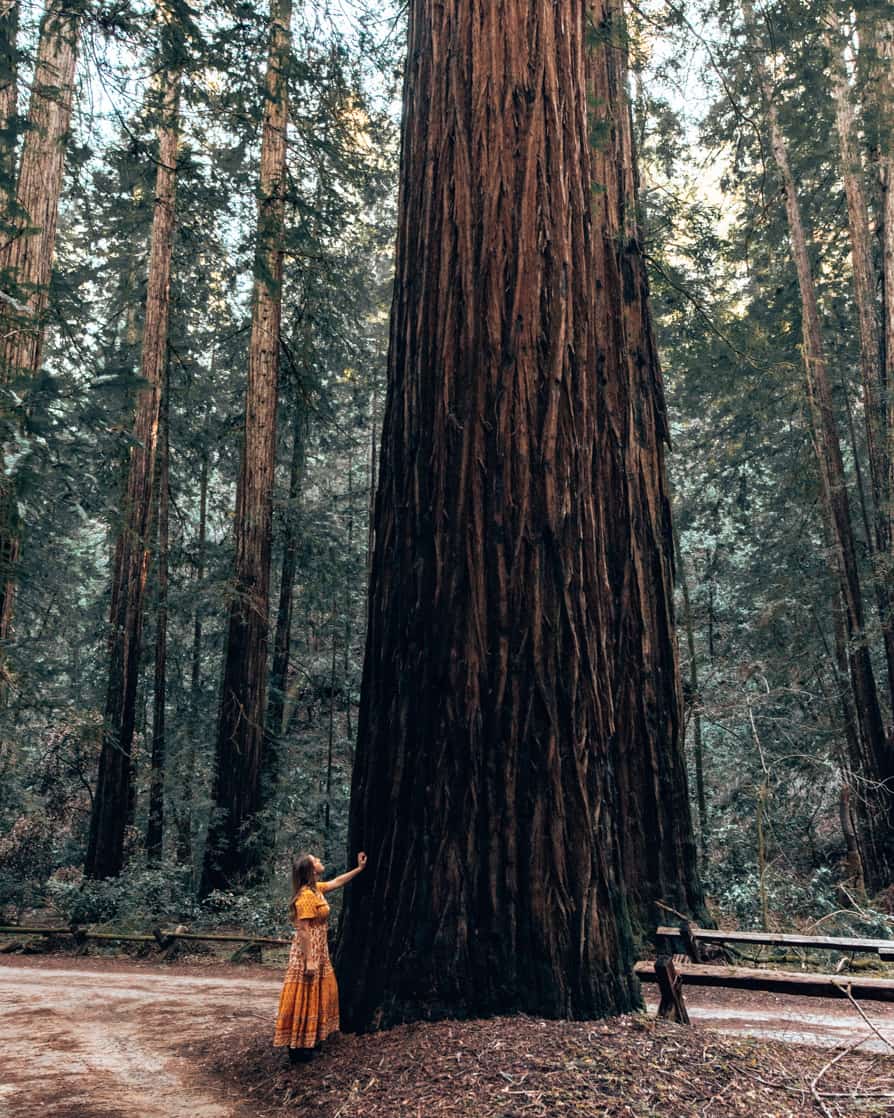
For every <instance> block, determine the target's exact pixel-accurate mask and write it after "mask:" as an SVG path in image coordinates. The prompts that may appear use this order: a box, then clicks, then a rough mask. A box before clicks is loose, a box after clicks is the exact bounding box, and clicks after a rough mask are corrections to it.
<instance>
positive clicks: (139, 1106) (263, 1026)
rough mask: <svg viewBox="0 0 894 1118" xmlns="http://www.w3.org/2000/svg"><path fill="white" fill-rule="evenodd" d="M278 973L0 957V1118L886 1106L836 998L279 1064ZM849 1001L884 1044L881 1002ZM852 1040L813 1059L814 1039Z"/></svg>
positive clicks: (359, 1050)
mask: <svg viewBox="0 0 894 1118" xmlns="http://www.w3.org/2000/svg"><path fill="white" fill-rule="evenodd" d="M280 977H281V976H280V971H279V969H276V968H267V967H263V966H251V967H239V968H237V967H234V966H227V965H221V964H220V963H215V962H204V963H202V964H200V965H194V964H188V963H177V964H174V965H170V966H160V965H159V964H158V963H151V962H145V963H141V962H133V961H130V960H122V959H111V958H107V957H103V958H95V959H90V958H77V959H74V958H65V957H60V956H53V957H48V956H40V957H35V958H27V959H22V958H15V959H13V958H2V957H0V1116H2V1118H37V1116H38V1115H39V1116H41V1118H187V1116H196V1118H249V1116H252V1118H272V1116H273V1115H282V1114H286V1113H288V1114H289V1115H294V1116H296V1118H305V1116H314V1118H540V1116H544V1118H545V1116H547V1115H549V1118H553V1116H554V1115H563V1116H565V1115H567V1116H572V1115H573V1116H575V1118H656V1116H658V1115H663V1114H673V1115H674V1116H675V1118H689V1116H695V1115H699V1116H700V1118H727V1116H729V1118H734V1116H743V1118H744V1116H748V1118H801V1116H805V1118H806V1116H808V1115H820V1116H822V1118H839V1116H842V1115H852V1114H862V1115H881V1114H888V1115H894V1061H892V1060H891V1058H890V1057H889V1056H887V1055H885V1054H883V1050H884V1048H885V1044H884V1042H883V1041H882V1040H881V1039H880V1038H879V1037H878V1036H876V1035H875V1034H874V1033H872V1032H871V1030H869V1029H868V1028H867V1026H866V1025H865V1023H864V1022H863V1021H862V1019H861V1018H860V1017H859V1015H858V1014H857V1013H856V1011H855V1010H854V1009H853V1007H852V1006H850V1004H849V1003H847V1002H846V1001H844V1000H843V999H842V1000H841V1001H831V1000H829V1001H826V1000H818V999H800V998H779V997H773V996H772V995H765V994H754V993H739V992H736V993H733V992H729V991H723V990H692V991H690V992H689V994H688V996H687V1001H688V1004H689V1006H690V1012H691V1016H692V1018H693V1021H694V1022H700V1023H697V1024H695V1025H694V1027H693V1028H692V1029H683V1028H680V1027H679V1026H675V1025H670V1024H666V1023H664V1022H657V1021H655V1020H654V1019H652V1020H649V1019H644V1018H641V1017H640V1018H635V1017H632V1018H621V1019H618V1020H615V1021H610V1022H591V1023H569V1022H544V1021H537V1020H533V1019H530V1018H502V1019H496V1020H493V1021H471V1022H462V1023H458V1022H441V1023H438V1024H423V1025H414V1026H405V1027H402V1028H399V1029H395V1030H392V1031H391V1032H389V1033H384V1034H379V1035H377V1036H367V1037H340V1038H336V1039H335V1040H334V1041H332V1042H331V1043H330V1044H328V1045H327V1046H326V1047H325V1049H324V1051H323V1052H321V1053H320V1054H319V1055H318V1056H317V1058H316V1059H315V1061H314V1063H313V1064H311V1065H310V1066H309V1067H299V1068H294V1069H292V1068H289V1067H288V1065H287V1062H286V1060H285V1054H284V1053H283V1052H282V1051H278V1050H274V1049H273V1048H272V1047H271V1044H270V1039H271V1031H272V1022H273V1016H274V1013H275V1009H276V1000H277V996H278V993H279V982H280ZM647 993H648V991H647ZM863 1008H864V1009H865V1010H866V1011H867V1013H868V1014H869V1016H870V1017H871V1019H872V1020H873V1022H874V1023H875V1024H876V1025H877V1027H878V1028H879V1031H880V1032H881V1034H882V1036H887V1037H889V1038H890V1039H891V1040H892V1042H894V1006H864V1007H863ZM709 1024H710V1026H711V1027H710V1028H708V1027H707V1026H708V1025H709ZM717 1028H719V1029H722V1030H723V1031H724V1032H727V1031H729V1032H731V1033H736V1034H738V1035H735V1036H727V1035H721V1034H720V1033H718V1032H716V1031H714V1030H715V1029H717ZM751 1031H759V1032H760V1033H761V1034H762V1035H763V1036H770V1037H772V1038H773V1039H771V1040H768V1041H767V1040H760V1041H757V1040H753V1039H751V1038H750V1037H748V1036H745V1035H743V1034H746V1033H749V1032H751ZM780 1038H784V1039H785V1040H786V1041H789V1042H791V1041H800V1042H802V1043H803V1042H804V1041H805V1040H809V1041H810V1042H811V1044H813V1045H816V1047H810V1048H807V1047H796V1046H793V1045H792V1044H791V1043H781V1042H780ZM861 1038H867V1039H866V1043H865V1044H864V1045H862V1046H861V1047H860V1048H859V1049H858V1050H856V1051H855V1052H854V1053H852V1054H847V1055H845V1056H843V1057H842V1058H840V1059H838V1060H837V1061H836V1062H835V1063H834V1064H832V1065H831V1066H828V1067H826V1065H829V1063H830V1061H831V1060H834V1059H835V1057H836V1055H837V1053H836V1052H830V1051H829V1048H828V1046H830V1045H850V1044H853V1043H855V1042H857V1041H859V1040H860V1039H861ZM820 1046H825V1047H820ZM874 1050H878V1051H874ZM824 1067H825V1068H826V1070H825V1071H823V1069H824ZM820 1072H822V1074H821V1076H820V1078H819V1080H818V1081H817V1083H816V1086H815V1087H811V1081H812V1080H813V1079H814V1078H815V1077H816V1076H817V1075H818V1074H819V1073H820Z"/></svg>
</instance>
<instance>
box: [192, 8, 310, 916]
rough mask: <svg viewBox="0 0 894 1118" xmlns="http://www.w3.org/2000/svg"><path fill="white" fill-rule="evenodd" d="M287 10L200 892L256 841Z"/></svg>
mask: <svg viewBox="0 0 894 1118" xmlns="http://www.w3.org/2000/svg"><path fill="white" fill-rule="evenodd" d="M291 17H292V8H291V0H272V4H271V33H270V54H269V59H268V65H267V78H266V87H265V91H266V104H265V107H264V125H263V133H262V138H261V175H260V180H261V181H260V205H259V210H258V240H257V250H256V255H255V276H254V301H253V305H252V321H251V340H250V343H249V354H248V387H247V390H246V396H245V436H244V444H243V448H242V467H241V470H240V474H239V484H238V490H237V495H236V525H235V531H236V564H235V566H236V569H235V578H234V584H235V585H234V591H233V598H232V601H231V604H230V619H229V628H228V632H227V641H226V651H225V654H224V677H223V688H222V692H221V700H220V719H219V722H218V730H217V749H216V758H215V760H216V764H215V779H214V791H213V794H212V800H213V808H212V816H211V822H210V825H209V828H208V841H207V842H206V844H205V858H204V864H203V869H202V882H201V892H202V895H207V894H208V893H209V892H211V890H212V889H218V888H226V887H229V886H230V885H231V884H232V882H233V881H234V880H235V879H237V878H239V877H241V876H242V875H243V874H245V873H249V872H251V871H252V870H253V869H255V868H256V866H257V864H258V860H259V844H258V843H257V842H254V841H252V840H253V838H254V837H255V835H254V831H255V817H256V815H257V811H258V808H259V806H260V792H261V789H260V783H261V781H260V776H261V753H262V745H263V740H264V706H265V701H266V694H267V640H268V629H269V619H268V609H269V596H270V537H271V527H272V502H273V479H274V468H275V464H276V409H277V400H278V395H277V384H278V377H279V329H280V318H281V314H282V270H283V257H282V242H283V229H284V221H285V189H286V181H285V178H286V126H287V122H288V87H287V81H288V66H289V57H290V40H289V27H290V23H291Z"/></svg>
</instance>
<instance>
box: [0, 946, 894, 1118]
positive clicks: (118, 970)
mask: <svg viewBox="0 0 894 1118" xmlns="http://www.w3.org/2000/svg"><path fill="white" fill-rule="evenodd" d="M186 969H187V968H183V967H180V968H177V970H176V971H167V970H159V969H149V968H146V967H140V966H139V965H132V964H129V963H126V962H125V963H122V962H121V961H119V960H112V961H110V960H99V959H96V960H90V961H88V962H83V961H81V960H71V961H69V960H66V959H60V958H58V957H56V958H54V959H52V960H51V959H47V958H41V959H35V960H29V961H24V960H16V961H13V960H2V961H0V1118H32V1116H34V1118H37V1116H38V1115H40V1118H63V1116H64V1118H88V1116H89V1118H186V1116H195V1118H247V1116H248V1115H253V1116H256V1118H261V1116H262V1112H261V1111H260V1110H259V1109H258V1107H257V1106H255V1105H250V1104H249V1101H248V1100H246V1098H245V1097H244V1096H242V1095H239V1094H237V1093H236V1088H234V1087H230V1086H228V1085H227V1084H225V1083H223V1082H221V1081H220V1080H218V1079H212V1078H209V1077H208V1076H207V1075H204V1074H203V1073H201V1072H200V1071H199V1070H197V1069H196V1068H195V1066H194V1065H193V1064H192V1063H191V1061H190V1060H189V1059H187V1058H186V1057H184V1056H183V1055H182V1054H180V1053H181V1050H182V1046H183V1045H184V1044H185V1043H186V1042H189V1041H201V1040H202V1038H203V1037H212V1036H214V1037H217V1038H218V1039H219V1038H220V1037H221V1036H222V1035H226V1034H227V1033H228V1032H230V1031H231V1030H233V1031H236V1030H243V1031H244V1029H245V1026H246V1024H250V1023H251V1022H252V1020H253V1019H256V1020H257V1028H258V1031H259V1032H263V1031H264V1030H265V1029H266V1030H270V1029H271V1028H272V1021H273V1016H274V1012H275V1008H276V999H277V996H278V993H279V977H278V975H277V974H276V972H270V973H269V974H264V973H258V970H259V968H254V970H253V971H252V972H251V973H242V972H239V971H233V970H231V969H227V970H224V969H223V968H215V969H214V971H213V973H212V972H207V971H206V972H205V973H203V972H202V969H200V968H196V969H195V971H194V972H193V973H189V972H188V971H187V973H184V970H186ZM687 1001H688V1005H689V1009H690V1014H691V1016H692V1019H693V1021H694V1022H697V1023H700V1024H702V1025H704V1026H708V1027H711V1028H716V1029H719V1030H720V1031H722V1032H726V1033H733V1034H739V1035H742V1034H746V1035H752V1036H761V1037H764V1038H767V1039H774V1040H788V1041H789V1042H791V1043H797V1044H815V1045H822V1046H826V1045H829V1046H832V1045H844V1044H849V1043H852V1042H853V1041H855V1040H857V1039H858V1038H859V1037H860V1036H862V1035H866V1034H867V1033H868V1030H867V1028H866V1025H865V1024H864V1022H863V1021H861V1019H860V1018H859V1016H858V1014H857V1013H856V1012H855V1011H854V1009H853V1007H851V1006H850V1005H849V1004H848V1003H847V1002H846V1001H845V1000H843V999H842V1000H841V1001H837V1002H836V1001H831V1000H830V1001H825V1000H812V1001H807V1000H805V999H801V998H784V999H783V998H774V997H773V996H771V995H763V994H761V995H754V994H750V995H749V994H746V995H744V996H743V995H741V994H737V993H736V994H734V993H732V992H729V991H716V990H710V991H702V990H698V991H697V990H693V991H691V992H690V993H689V994H688V995H687ZM651 1011H652V1012H654V1006H652V1007H651ZM870 1016H871V1018H872V1020H873V1021H874V1022H875V1023H876V1024H877V1026H878V1027H879V1029H880V1031H881V1032H882V1034H883V1035H885V1036H887V1037H889V1038H890V1039H891V1040H892V1041H894V1006H873V1007H871V1011H870ZM873 1048H875V1049H876V1050H882V1049H884V1045H883V1043H882V1041H880V1040H878V1039H877V1038H875V1037H873V1038H871V1039H870V1040H869V1041H868V1042H867V1044H866V1046H865V1050H871V1049H873Z"/></svg>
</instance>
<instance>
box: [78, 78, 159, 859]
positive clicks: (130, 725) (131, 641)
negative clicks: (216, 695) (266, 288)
mask: <svg viewBox="0 0 894 1118" xmlns="http://www.w3.org/2000/svg"><path fill="white" fill-rule="evenodd" d="M159 92H160V96H159V101H160V113H161V120H160V124H159V156H158V169H157V172H156V178H155V214H154V217H153V221H152V233H151V240H150V248H149V276H148V285H147V294H146V318H145V323H144V327H143V349H142V358H141V362H140V373H141V376H142V377H143V379H144V380H145V381H146V383H147V384H148V386H149V387H148V388H146V389H144V390H142V391H141V392H140V393H139V395H138V398H137V407H136V415H135V419H134V446H133V449H132V450H131V453H130V466H129V470H128V478H127V491H126V494H125V498H124V507H123V510H122V522H121V528H120V532H119V536H118V543H117V547H116V551H115V565H114V571H113V575H112V606H111V613H110V630H111V632H110V639H109V644H110V658H109V660H110V662H109V681H108V690H107V694H106V709H105V729H104V734H103V744H102V751H101V753H100V758H99V775H98V777H97V783H96V794H95V796H94V800H93V811H92V813H91V817H90V838H89V842H88V846H87V860H86V865H85V870H86V873H87V874H88V875H89V876H90V877H113V876H115V875H116V874H118V873H120V871H121V869H122V867H123V864H124V812H123V810H122V806H123V805H124V804H125V803H126V802H127V801H128V799H129V797H130V794H131V765H130V758H131V749H132V745H133V733H134V714H135V704H136V696H137V682H138V676H139V665H140V644H141V638H142V628H143V606H144V597H145V589H146V574H147V570H148V563H149V531H150V527H151V525H150V511H151V508H152V501H153V489H154V481H155V458H156V453H157V442H158V422H159V409H160V403H161V394H162V381H163V377H164V370H165V365H166V358H167V339H168V319H169V309H170V280H171V253H172V248H173V241H174V202H175V190H176V176H177V145H178V139H179V105H180V70H179V63H178V64H176V65H174V66H173V67H166V68H165V69H164V70H163V71H162V73H161V77H160V84H159Z"/></svg>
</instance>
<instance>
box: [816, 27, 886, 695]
mask: <svg viewBox="0 0 894 1118" xmlns="http://www.w3.org/2000/svg"><path fill="white" fill-rule="evenodd" d="M826 45H827V47H828V50H829V57H830V60H831V67H832V88H833V95H834V99H835V120H836V125H837V130H838V146H839V152H840V156H841V167H842V177H843V179H844V191H845V197H846V199H847V213H848V231H849V235H850V244H851V264H852V267H853V273H854V301H855V303H856V307H857V323H858V326H859V333H860V373H861V379H862V384H863V413H864V417H865V427H866V447H867V451H868V456H869V477H870V481H871V483H872V506H873V520H874V523H873V531H872V532H871V533H870V534H869V537H868V538H869V541H870V547H871V550H872V553H873V568H874V572H873V573H874V578H873V581H874V584H875V593H876V599H877V602H878V611H879V620H880V623H881V629H882V638H883V640H884V646H885V659H886V664H887V669H888V692H889V696H890V702H891V709H892V710H894V618H892V612H891V576H892V573H894V571H892V567H891V528H892V520H891V518H892V509H891V477H890V472H891V463H890V462H889V453H890V448H889V446H888V432H887V423H888V421H887V416H886V410H885V402H886V401H885V397H886V391H885V380H886V378H885V370H884V367H883V364H882V339H881V330H880V323H879V314H878V306H877V300H876V283H875V272H874V269H873V265H872V249H871V241H870V237H871V226H870V220H869V207H868V206H867V203H866V192H865V190H864V187H863V165H862V159H861V156H860V151H859V148H858V146H857V136H858V132H857V125H856V121H855V116H854V106H853V101H852V99H851V89H850V85H849V82H848V78H847V69H846V66H845V60H844V57H843V53H842V43H841V31H840V29H839V28H838V27H836V28H835V29H834V30H831V31H829V32H827V34H826ZM892 93H894V89H892ZM854 460H855V462H857V463H859V459H858V458H857V457H856V453H855V456H854Z"/></svg>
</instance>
